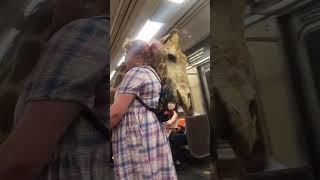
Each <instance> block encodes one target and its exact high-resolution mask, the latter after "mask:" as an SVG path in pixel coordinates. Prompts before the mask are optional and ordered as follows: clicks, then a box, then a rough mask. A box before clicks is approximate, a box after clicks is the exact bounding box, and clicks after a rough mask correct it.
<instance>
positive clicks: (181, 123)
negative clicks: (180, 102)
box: [178, 118, 186, 127]
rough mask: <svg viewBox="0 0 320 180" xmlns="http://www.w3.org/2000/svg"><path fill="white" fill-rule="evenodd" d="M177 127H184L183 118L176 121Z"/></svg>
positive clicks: (184, 121)
mask: <svg viewBox="0 0 320 180" xmlns="http://www.w3.org/2000/svg"><path fill="white" fill-rule="evenodd" d="M178 125H179V126H182V127H186V120H185V119H184V118H180V119H179V120H178Z"/></svg>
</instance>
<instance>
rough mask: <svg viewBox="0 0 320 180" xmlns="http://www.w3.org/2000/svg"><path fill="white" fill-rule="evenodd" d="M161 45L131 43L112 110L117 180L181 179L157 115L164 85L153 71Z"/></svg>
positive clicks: (128, 46)
mask: <svg viewBox="0 0 320 180" xmlns="http://www.w3.org/2000/svg"><path fill="white" fill-rule="evenodd" d="M159 49H160V48H159V45H158V44H155V43H154V44H152V45H150V46H149V45H148V44H147V43H146V42H144V41H141V40H134V41H130V42H127V43H126V44H125V45H124V50H125V53H126V63H127V64H126V65H127V72H126V75H125V77H124V79H123V80H122V82H121V84H120V86H119V87H118V89H117V92H116V95H115V101H114V103H113V104H112V106H111V108H110V127H111V128H112V131H113V134H112V144H113V146H112V147H113V157H114V169H115V176H116V178H117V179H134V180H136V179H139V180H140V179H148V180H155V179H177V176H176V172H175V167H174V165H173V160H172V155H171V150H170V145H169V142H168V140H167V138H166V132H165V129H164V127H163V126H162V125H161V123H160V122H159V121H158V119H157V117H156V115H155V114H154V113H153V112H151V111H148V110H147V109H146V108H145V107H144V106H143V105H142V104H141V103H140V102H139V101H138V100H136V99H135V98H136V97H137V96H138V97H139V98H140V99H141V100H142V101H143V102H144V103H145V104H147V105H148V106H149V107H153V108H156V107H157V105H158V101H159V93H160V90H161V84H160V81H159V79H160V78H159V76H158V75H157V74H156V72H155V70H154V69H153V68H152V63H153V62H154V57H156V54H157V53H159Z"/></svg>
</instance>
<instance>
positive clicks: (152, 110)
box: [136, 96, 157, 113]
mask: <svg viewBox="0 0 320 180" xmlns="http://www.w3.org/2000/svg"><path fill="white" fill-rule="evenodd" d="M136 99H137V100H138V101H139V102H140V103H141V104H142V105H143V106H144V107H145V108H146V109H147V110H148V111H151V112H154V113H155V112H156V111H157V110H156V109H155V108H152V107H150V106H148V105H146V103H144V102H143V101H142V100H141V99H140V98H139V97H138V96H136Z"/></svg>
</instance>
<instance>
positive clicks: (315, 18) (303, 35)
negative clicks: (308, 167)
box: [280, 2, 320, 177]
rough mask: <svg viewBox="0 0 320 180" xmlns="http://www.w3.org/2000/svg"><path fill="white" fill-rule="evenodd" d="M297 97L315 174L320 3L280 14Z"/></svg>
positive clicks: (319, 103) (319, 114)
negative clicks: (283, 14) (286, 13)
mask: <svg viewBox="0 0 320 180" xmlns="http://www.w3.org/2000/svg"><path fill="white" fill-rule="evenodd" d="M280 24H281V26H282V31H283V32H286V34H283V35H284V39H285V44H286V50H287V56H288V64H289V67H290V71H291V72H290V73H291V76H292V77H293V79H294V82H293V86H294V88H295V94H296V100H297V104H298V105H299V109H300V113H301V116H302V118H301V119H303V121H302V122H301V123H300V124H301V126H303V128H304V129H305V130H304V131H303V132H302V133H303V135H305V136H306V145H305V148H304V149H305V150H306V152H307V153H308V157H309V161H310V163H311V164H312V166H313V168H314V169H313V170H314V173H315V176H316V177H318V176H319V175H320V173H319V170H320V169H319V166H318V164H317V162H318V161H319V160H320V155H319V152H320V141H319V140H318V139H319V138H320V133H319V129H320V121H319V119H320V68H319V67H320V3H319V2H314V3H310V4H308V5H306V6H304V7H303V8H300V9H299V10H296V11H295V12H293V13H290V14H289V15H285V16H283V17H281V18H280Z"/></svg>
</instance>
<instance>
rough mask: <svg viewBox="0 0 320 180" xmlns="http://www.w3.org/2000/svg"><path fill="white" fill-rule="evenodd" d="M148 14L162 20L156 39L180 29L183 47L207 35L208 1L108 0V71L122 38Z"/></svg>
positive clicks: (119, 51) (119, 53) (115, 60)
mask: <svg viewBox="0 0 320 180" xmlns="http://www.w3.org/2000/svg"><path fill="white" fill-rule="evenodd" d="M148 18H150V19H151V20H153V21H159V22H162V23H164V26H163V27H162V28H161V29H160V31H159V32H158V34H157V35H156V36H155V38H156V39H159V38H160V37H162V36H163V35H165V34H167V33H168V32H170V30H172V29H173V28H177V29H179V30H180V32H181V33H180V36H181V41H180V44H181V48H182V50H183V51H185V50H187V49H189V48H191V47H192V46H194V45H195V44H197V43H198V42H200V41H201V40H203V39H205V38H206V37H208V35H209V33H210V1H209V0H185V1H184V2H183V3H182V4H174V3H172V2H169V1H168V0H151V1H150V0H148V1H145V0H132V1H125V0H120V1H119V0H111V62H110V69H111V71H112V70H114V69H115V68H116V66H117V63H118V62H119V60H120V58H121V56H122V54H123V52H122V44H123V42H124V40H125V39H126V38H132V37H134V36H135V35H136V34H137V33H138V32H139V30H140V29H141V27H142V26H143V25H144V23H145V22H146V21H147V19H148ZM111 71H110V72H111Z"/></svg>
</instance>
